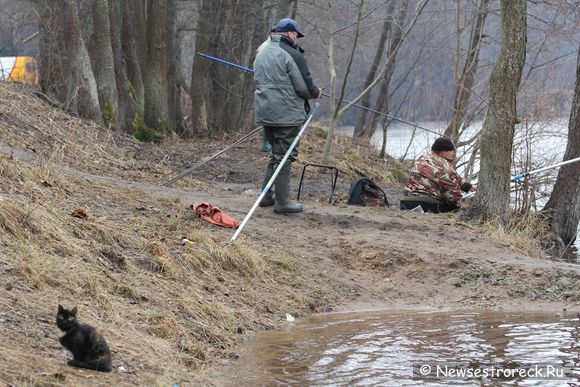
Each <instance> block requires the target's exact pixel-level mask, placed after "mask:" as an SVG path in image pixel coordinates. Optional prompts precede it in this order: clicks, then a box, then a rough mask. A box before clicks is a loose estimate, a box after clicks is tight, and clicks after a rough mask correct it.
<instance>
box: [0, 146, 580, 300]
mask: <svg viewBox="0 0 580 387" xmlns="http://www.w3.org/2000/svg"><path fill="white" fill-rule="evenodd" d="M0 150H1V151H2V153H4V154H11V155H12V157H14V158H15V159H18V160H21V161H24V162H27V163H40V164H42V163H44V162H46V161H44V160H43V159H42V158H40V157H39V156H38V155H35V154H32V153H30V152H26V151H22V150H14V149H10V148H9V147H7V146H3V147H2V148H1V149H0ZM246 150H247V149H246ZM240 152H241V153H240V154H244V152H243V150H240ZM248 153H249V152H248ZM246 154H247V153H246ZM231 157H233V158H235V157H236V156H235V155H234V156H231ZM240 159H243V158H242V157H240ZM262 162H263V160H257V162H256V166H255V167H254V168H253V169H252V168H247V167H246V169H245V171H246V172H245V173H247V174H249V176H250V177H246V178H244V179H241V181H234V182H231V181H230V182H224V181H221V180H218V181H216V180H215V175H216V174H217V175H219V174H220V172H219V169H220V168H232V167H231V166H232V163H229V165H228V166H227V167H226V166H224V164H223V163H219V162H217V163H215V164H214V165H213V166H211V167H210V168H212V170H213V171H214V172H212V173H210V174H208V173H205V174H203V176H206V179H207V181H208V183H207V184H209V186H210V189H206V190H204V191H201V190H195V189H191V188H187V186H186V185H187V182H183V183H182V184H181V186H180V187H179V188H172V187H166V186H162V185H159V184H158V183H154V182H151V181H146V180H147V179H143V180H141V181H135V180H132V179H134V177H135V176H130V175H131V173H129V176H124V177H116V176H102V175H99V174H93V173H88V172H84V171H81V170H79V169H76V168H72V167H70V166H59V165H53V167H55V168H56V169H58V170H60V171H61V172H62V173H66V174H71V175H75V176H79V177H82V178H84V179H87V180H90V181H93V182H99V183H101V184H104V185H106V186H110V187H114V188H116V189H121V190H128V191H133V192H134V191H137V192H138V191H142V192H143V193H146V194H147V195H152V196H155V197H162V198H168V199H178V200H180V201H181V203H183V204H185V205H189V204H192V203H194V202H199V201H207V202H211V203H212V204H214V205H216V206H218V207H220V208H221V209H222V210H223V211H224V212H226V213H228V214H229V215H231V216H233V217H234V218H236V219H238V220H242V219H243V218H244V216H245V215H246V213H247V211H249V209H250V208H251V206H252V205H253V203H254V201H255V199H256V198H257V195H258V193H259V191H258V188H259V184H258V183H257V181H259V176H260V164H261V163H262ZM233 165H234V169H235V168H243V163H242V164H239V163H236V164H233ZM247 165H252V163H251V162H249V160H246V166H247ZM234 174H235V173H234ZM207 176H214V177H212V178H211V179H210V178H207ZM193 178H194V179H198V178H199V176H195V174H194V176H193ZM149 180H152V179H149ZM296 180H297V179H296V177H295V178H294V181H296ZM159 181H164V179H159ZM184 185H185V186H186V187H183V186H184ZM319 185H320V189H325V188H326V185H324V184H323V183H321V182H319ZM391 202H392V204H393V205H392V206H391V208H363V207H353V206H347V205H344V204H337V205H330V204H328V203H326V202H320V201H312V200H308V199H307V200H305V203H304V204H305V210H304V212H303V213H300V214H292V215H278V214H274V213H273V211H272V209H271V208H259V207H258V209H257V210H256V211H255V213H254V215H253V217H252V218H251V220H250V221H249V223H248V224H247V225H246V228H245V229H244V230H243V232H242V234H241V236H240V238H242V239H247V240H250V241H251V242H252V243H253V244H254V245H257V246H263V247H264V249H267V250H268V251H271V250H278V251H283V252H284V253H285V254H286V253H287V254H291V255H293V256H294V257H295V258H297V259H298V260H299V261H300V264H301V265H302V266H303V268H304V270H306V271H308V272H317V271H318V272H319V273H320V276H321V277H325V278H326V279H327V280H328V281H330V282H331V283H333V284H334V285H335V286H337V287H338V288H341V289H343V290H344V293H345V294H346V296H345V298H344V299H343V300H342V301H341V302H340V304H341V305H339V306H336V305H334V306H333V307H332V308H331V309H337V308H338V309H364V308H377V307H378V308H382V307H416V306H421V307H423V306H424V307H478V308H480V307H485V308H505V307H515V308H521V309H533V308H536V307H541V308H549V309H554V310H558V309H561V308H562V307H572V308H573V307H574V306H578V305H579V301H580V266H579V265H575V264H569V263H565V262H555V261H551V260H548V259H538V258H531V257H527V256H525V255H523V254H521V253H520V252H518V251H517V250H514V249H511V248H510V247H509V246H505V245H503V246H502V245H498V244H494V243H492V242H490V241H489V240H486V239H485V238H483V237H482V236H481V235H480V230H478V229H477V228H476V227H474V226H472V225H470V224H468V223H461V222H458V221H457V219H456V217H454V216H453V215H440V214H417V213H412V212H401V211H400V210H398V209H397V208H393V207H396V203H397V202H396V200H393V199H392V198H391ZM216 232H217V233H220V235H223V238H224V243H226V242H227V240H228V239H229V237H230V236H231V235H232V234H233V232H230V230H221V229H220V230H216ZM312 309H313V311H328V310H329V306H328V305H327V303H326V302H324V300H320V305H315V306H314V307H313V308H312Z"/></svg>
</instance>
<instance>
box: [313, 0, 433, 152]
mask: <svg viewBox="0 0 580 387" xmlns="http://www.w3.org/2000/svg"><path fill="white" fill-rule="evenodd" d="M428 2H429V0H424V1H423V2H422V3H419V5H418V6H417V13H416V14H415V16H414V17H413V20H411V22H410V23H409V25H408V26H407V28H406V29H405V32H404V33H403V35H402V37H401V39H400V42H399V44H398V45H397V46H396V47H395V48H394V49H393V51H392V52H393V55H391V56H389V57H388V58H387V61H386V62H385V64H384V66H383V69H382V70H381V72H380V73H379V74H378V75H377V77H376V78H375V79H374V80H373V81H372V82H371V84H370V85H368V87H366V88H365V89H364V90H363V91H362V93H360V94H359V95H358V96H357V97H355V98H354V99H352V100H351V101H350V102H349V103H347V104H346V106H345V107H343V108H342V109H340V104H341V103H342V98H343V97H344V89H345V87H346V83H347V82H346V79H347V77H348V71H347V72H346V73H345V74H346V75H345V80H344V82H343V85H342V94H341V97H339V98H338V101H336V103H335V106H336V111H335V113H333V115H332V118H331V120H330V124H329V127H328V135H327V137H326V143H325V145H324V153H323V154H322V160H323V163H328V159H329V157H330V148H331V147H332V141H333V139H334V127H335V126H336V124H337V123H338V121H339V120H340V118H341V117H342V116H343V115H344V113H346V112H347V111H349V110H350V109H352V108H353V107H354V106H355V105H356V104H357V103H358V102H359V101H360V100H361V99H362V98H363V97H364V96H365V95H366V94H367V93H369V92H370V91H371V90H372V89H373V88H374V87H375V86H376V85H377V83H378V82H379V81H380V80H381V79H382V78H383V77H384V76H385V73H386V72H387V70H388V68H389V66H390V64H391V62H392V61H393V59H394V57H393V56H394V55H396V54H397V52H398V51H399V49H400V48H401V45H402V43H403V42H404V41H405V39H406V37H407V35H408V34H409V32H410V31H411V30H412V29H413V27H414V26H415V24H416V23H417V20H418V19H419V16H420V15H421V13H422V12H423V10H424V9H425V6H426V5H427V3H428ZM331 3H332V0H329V6H330V5H331ZM329 13H331V9H329ZM330 17H332V15H330V16H329V18H330ZM329 20H330V19H329ZM330 21H331V22H330V23H329V24H330V27H332V20H330ZM359 23H360V15H359V19H357V25H358V24H359ZM357 28H358V27H357ZM331 31H332V30H331ZM330 41H331V43H332V36H331V37H330ZM355 48H356V44H353V51H352V52H353V53H354V49H355ZM329 54H330V49H329ZM351 60H352V57H351ZM329 69H330V71H334V65H332V66H331V65H330V64H329ZM334 88H335V86H334V85H331V89H334ZM330 100H331V101H332V102H333V103H334V94H333V91H332V90H331V94H330Z"/></svg>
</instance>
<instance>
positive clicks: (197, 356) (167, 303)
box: [0, 158, 294, 385]
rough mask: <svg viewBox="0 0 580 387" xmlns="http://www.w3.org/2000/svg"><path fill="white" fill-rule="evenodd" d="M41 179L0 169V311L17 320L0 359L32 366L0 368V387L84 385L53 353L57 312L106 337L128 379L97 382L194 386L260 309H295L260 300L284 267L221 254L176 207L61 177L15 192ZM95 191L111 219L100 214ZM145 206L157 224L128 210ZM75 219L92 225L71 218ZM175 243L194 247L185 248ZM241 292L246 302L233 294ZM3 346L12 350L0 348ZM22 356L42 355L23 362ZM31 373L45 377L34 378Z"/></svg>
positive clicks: (242, 247) (46, 171) (224, 248)
mask: <svg viewBox="0 0 580 387" xmlns="http://www.w3.org/2000/svg"><path fill="white" fill-rule="evenodd" d="M45 176H58V173H56V172H55V171H54V170H52V169H51V167H50V166H49V165H44V166H40V167H34V166H31V165H27V164H24V163H21V162H18V161H14V160H11V159H9V158H2V159H0V197H1V199H2V200H0V246H2V247H1V249H2V250H1V252H2V253H3V260H2V265H4V268H5V269H6V270H5V271H4V274H3V278H2V284H3V286H2V287H0V300H1V301H0V310H2V311H3V313H5V314H6V315H8V316H11V317H13V318H14V321H18V323H15V324H14V325H13V326H11V325H8V327H7V328H6V327H0V329H1V331H0V335H1V336H3V337H4V339H0V350H2V352H3V354H4V356H5V360H6V359H8V360H10V359H12V363H11V364H18V365H21V364H22V363H26V364H30V366H24V368H23V369H22V370H20V369H14V367H9V368H6V367H4V366H1V365H0V377H2V380H7V381H11V382H12V383H17V384H23V385H26V384H27V383H29V384H44V385H50V384H51V383H53V382H54V383H56V384H58V383H61V382H62V381H61V380H59V379H58V377H54V375H59V374H60V373H63V374H66V382H67V383H72V384H84V383H86V381H83V376H82V375H83V374H82V373H77V372H74V371H71V369H70V368H68V367H66V365H65V363H66V356H68V355H67V354H66V352H64V351H63V350H62V349H60V346H59V345H58V343H57V342H56V334H57V330H56V327H55V324H54V322H53V321H54V316H55V314H56V306H57V305H58V304H63V305H65V306H69V307H72V306H79V313H80V320H81V322H84V323H90V324H92V325H94V326H96V327H97V329H98V330H100V331H101V332H102V333H103V334H104V336H105V337H106V338H107V340H108V342H109V344H110V346H111V348H112V350H113V352H114V366H115V367H121V366H122V367H124V368H125V369H128V370H130V371H131V372H133V373H129V374H119V373H113V374H111V375H107V376H105V379H103V383H105V384H111V385H113V384H115V385H116V384H119V383H120V384H146V385H168V384H171V383H175V382H176V381H180V380H181V381H184V380H187V381H192V380H196V378H197V376H196V375H197V374H198V373H199V372H200V370H203V368H204V367H205V366H207V365H208V364H209V363H210V362H212V361H214V360H215V359H216V358H217V357H219V356H220V353H226V352H228V351H231V350H232V349H233V348H234V346H235V345H236V344H237V343H239V340H240V336H239V335H238V334H237V333H236V332H237V331H238V330H237V327H238V326H240V325H244V326H246V327H247V326H251V325H256V324H257V322H255V321H256V311H255V309H254V308H260V309H261V308H262V307H261V304H263V303H270V304H275V303H278V304H279V305H277V306H269V307H268V308H266V309H269V310H277V308H284V306H283V305H284V304H285V303H287V302H294V301H293V299H292V298H291V297H287V296H282V297H286V300H280V299H279V297H280V294H281V293H280V289H278V298H275V297H276V294H275V293H274V292H271V294H268V295H267V296H266V297H265V298H264V292H268V289H271V288H273V287H275V286H276V283H275V281H274V280H273V278H275V275H273V273H279V272H280V271H284V270H286V269H287V268H290V267H292V262H291V258H290V257H286V258H285V259H284V261H285V264H284V265H280V264H278V263H274V262H272V261H271V260H266V259H265V257H264V255H263V253H262V252H258V251H257V250H256V249H255V248H254V247H253V246H252V245H251V243H249V242H240V243H236V244H231V245H225V244H224V243H223V236H221V235H219V234H217V235H216V234H215V233H214V231H215V229H213V228H210V227H208V226H207V225H205V224H202V223H201V222H200V221H199V220H198V219H196V217H195V216H194V215H193V214H192V212H191V211H190V210H189V209H187V208H185V206H184V205H183V204H182V203H180V202H179V201H175V200H166V199H159V200H158V199H153V198H151V197H148V198H144V193H142V192H127V191H123V190H115V189H113V188H111V187H105V186H103V185H101V184H97V183H90V182H88V181H86V180H84V179H80V178H76V177H73V176H66V175H62V176H59V177H58V178H54V179H51V181H52V182H53V183H51V184H47V185H42V184H37V185H36V186H37V192H36V194H35V195H34V196H29V195H24V194H22V193H21V192H23V189H22V188H23V187H24V184H25V182H28V184H30V183H35V182H38V181H39V180H40V181H44V177H45ZM103 192H105V195H106V196H107V199H108V200H110V201H111V203H115V208H109V207H108V206H107V205H102V206H101V205H100V204H99V200H101V199H100V198H101V196H103ZM142 202H146V203H149V204H151V206H152V207H154V208H155V211H156V212H155V213H154V216H150V214H149V213H148V212H147V211H140V210H135V208H142V207H143V206H142V204H141V203H142ZM83 203H87V204H84V205H83ZM77 208H83V211H82V213H87V214H89V216H77V215H78V214H80V213H81V211H74V210H75V209H77ZM87 208H90V211H89V210H88V209H87ZM118 212H119V213H118ZM157 212H162V213H166V214H169V216H159V214H157ZM175 235H187V237H188V238H189V239H190V240H191V241H192V242H193V243H187V244H186V245H182V244H181V243H180V242H179V241H178V240H177V238H175ZM144 262H145V263H146V264H147V265H148V266H146V267H145V266H144V265H143V263H144ZM242 284H244V285H242ZM242 286H243V287H244V292H245V294H237V293H238V292H239V290H237V289H240V287H242ZM208 291H211V292H212V295H211V296H208V294H207V292H208ZM287 292H288V293H290V290H288V291H287ZM282 293H284V291H282ZM232 295H234V297H232ZM246 303H248V304H246ZM248 305H252V306H248ZM23 324H24V325H23ZM23 329H24V330H25V331H26V332H28V333H27V334H26V335H21V332H22V330H23ZM46 332H51V333H50V334H49V335H46ZM6 337H12V338H14V340H16V341H15V342H14V343H11V344H8V341H7V339H6ZM31 345H35V346H38V348H39V349H40V348H45V349H43V350H40V351H39V350H33V351H32V353H31V351H30V346H31ZM7 348H10V350H9V351H8V350H7V351H4V349H7ZM160 359H163V360H162V361H160ZM9 363H10V361H9ZM4 364H6V363H4ZM33 367H42V368H43V369H45V370H46V372H45V373H43V374H42V375H43V376H38V373H37V372H36V373H35V371H33ZM192 370H195V374H196V375H193V374H192V373H191V372H192ZM25 374H28V375H36V376H31V377H30V378H24V377H22V375H25ZM51 378H54V379H51Z"/></svg>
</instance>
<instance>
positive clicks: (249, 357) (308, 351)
mask: <svg viewBox="0 0 580 387" xmlns="http://www.w3.org/2000/svg"><path fill="white" fill-rule="evenodd" d="M578 320H579V318H578V316H577V315H576V314H574V315H568V316H567V315H561V316H558V315H556V314H543V313H520V312H517V313H516V312H513V313H509V312H486V313H475V312H474V313H472V312H409V311H390V312H386V311H382V312H365V313H353V314H330V315H322V316H317V317H315V318H312V319H309V320H304V321H300V322H298V323H296V324H292V325H290V326H288V327H286V328H285V329H281V330H278V331H270V332H264V333H260V334H258V335H256V336H255V337H254V338H253V339H252V340H250V341H249V342H248V343H247V345H246V347H245V348H244V349H243V351H242V355H241V358H240V360H239V361H238V362H237V363H235V364H233V365H230V366H228V367H224V368H222V370H220V371H222V373H221V375H220V376H218V377H217V378H216V379H217V380H216V383H218V384H219V385H224V386H229V385H236V386H266V385H267V386H277V385H310V386H328V385H332V386H353V385H356V386H397V385H417V384H424V385H430V386H431V385H466V384H467V385H518V386H519V385H538V386H562V385H564V386H569V385H574V384H570V383H578V382H580V368H579V367H580V359H579V356H580V355H579V353H580V322H579V321H578ZM536 364H540V365H541V366H548V367H550V366H551V367H555V368H552V370H554V369H556V370H560V372H562V369H561V368H559V367H561V366H563V365H566V366H567V367H568V368H566V371H565V372H566V374H567V376H565V378H564V379H561V378H560V379H555V378H550V380H547V379H533V378H530V377H528V376H526V377H523V378H522V377H517V376H516V377H515V378H514V377H509V378H504V379H497V378H493V379H492V378H488V379H476V378H462V379H459V380H458V379H450V378H445V375H447V376H449V375H450V373H449V372H450V371H449V368H447V373H445V368H444V367H445V366H446V365H447V366H448V367H453V366H458V367H457V369H459V370H460V369H464V370H467V371H458V372H469V369H471V370H472V371H471V372H477V371H475V370H476V369H477V368H478V367H482V365H486V366H485V367H483V368H481V370H480V371H479V372H484V370H487V371H486V372H487V373H488V376H489V375H492V374H493V373H494V372H496V373H495V374H494V375H497V372H499V369H500V368H501V369H502V370H506V369H507V371H502V372H504V374H503V375H505V372H515V371H512V370H514V369H516V370H519V369H520V368H522V367H523V366H525V367H526V369H527V367H529V366H530V365H532V366H534V365H536ZM422 365H429V366H430V367H432V372H431V373H430V374H429V376H427V377H424V376H422V375H421V372H420V371H421V368H420V367H421V366H422ZM437 365H439V366H440V370H441V373H440V374H439V377H437V375H436V374H435V372H436V368H437ZM491 366H493V367H494V369H495V370H496V371H493V370H492V369H491V368H490V367H491ZM569 367H576V368H575V371H570V368H569ZM451 372H453V371H451ZM518 372H519V371H518ZM555 372H558V371H555ZM546 373H547V369H544V372H543V373H541V375H540V376H543V375H546ZM570 374H571V375H570ZM508 375H509V374H508ZM468 376H469V374H468Z"/></svg>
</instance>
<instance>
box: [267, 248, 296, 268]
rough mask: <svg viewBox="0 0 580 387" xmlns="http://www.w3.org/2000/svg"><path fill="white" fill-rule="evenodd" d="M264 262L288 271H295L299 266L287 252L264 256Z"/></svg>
mask: <svg viewBox="0 0 580 387" xmlns="http://www.w3.org/2000/svg"><path fill="white" fill-rule="evenodd" d="M266 262H268V263H270V264H272V265H274V266H277V267H280V268H282V269H283V270H286V271H290V272H295V271H296V270H298V268H299V265H298V262H296V261H295V260H294V259H293V258H292V257H291V256H290V255H289V254H288V253H287V252H284V253H281V254H280V255H275V256H268V257H266Z"/></svg>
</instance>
